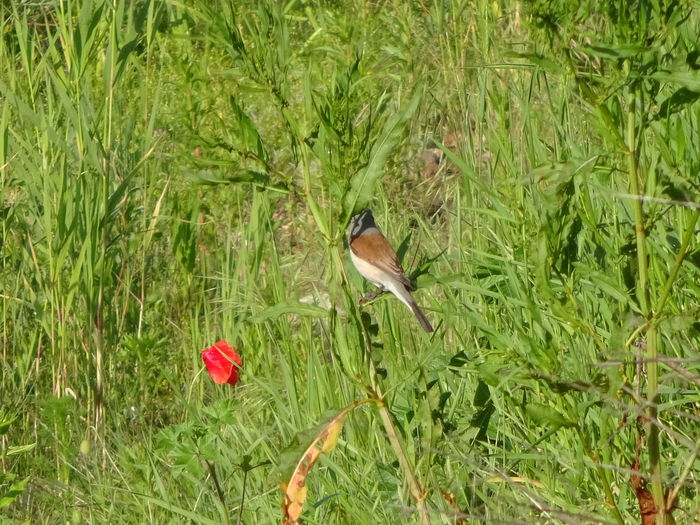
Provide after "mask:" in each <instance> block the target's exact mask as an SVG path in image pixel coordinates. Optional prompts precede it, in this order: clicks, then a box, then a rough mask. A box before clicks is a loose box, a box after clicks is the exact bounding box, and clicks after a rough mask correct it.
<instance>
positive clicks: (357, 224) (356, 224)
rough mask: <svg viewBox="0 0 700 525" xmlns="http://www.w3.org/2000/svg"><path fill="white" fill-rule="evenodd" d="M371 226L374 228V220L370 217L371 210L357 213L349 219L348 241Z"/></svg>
mask: <svg viewBox="0 0 700 525" xmlns="http://www.w3.org/2000/svg"><path fill="white" fill-rule="evenodd" d="M372 226H374V218H373V217H372V212H371V210H369V209H367V210H363V211H362V212H360V213H358V214H357V215H355V216H354V217H353V218H352V219H350V232H349V233H350V235H349V237H350V240H352V239H354V238H355V237H357V236H358V235H360V233H362V231H363V230H365V229H367V228H370V227H372Z"/></svg>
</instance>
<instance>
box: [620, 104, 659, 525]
mask: <svg viewBox="0 0 700 525" xmlns="http://www.w3.org/2000/svg"><path fill="white" fill-rule="evenodd" d="M636 99H637V94H636V93H634V92H633V93H632V95H631V97H630V104H629V109H628V110H627V168H628V171H629V178H630V189H631V193H632V195H633V196H634V197H635V198H633V199H632V211H633V213H634V228H635V233H636V240H637V267H638V270H639V281H638V282H637V297H638V299H639V306H640V308H641V310H642V315H643V316H644V318H645V319H647V320H648V319H650V318H651V317H652V312H651V310H650V307H649V285H648V276H647V273H648V261H647V249H646V234H645V226H644V213H643V210H642V199H641V197H642V194H641V191H640V186H639V164H638V162H639V161H638V151H637V148H636V142H637V138H636V131H635V129H636V118H635V112H636ZM646 343H647V345H646V365H647V366H646V370H647V409H646V413H647V418H648V420H649V423H647V425H646V432H647V442H648V448H649V462H650V466H651V494H652V497H653V498H654V504H655V505H656V508H657V509H659V514H657V516H656V523H657V524H658V525H664V524H665V523H666V519H665V517H664V516H665V515H664V514H663V513H662V512H663V511H662V510H661V509H663V508H664V488H663V481H662V480H663V476H662V469H661V454H660V451H659V429H658V427H657V426H656V425H654V424H652V423H651V422H652V421H656V419H657V391H658V385H659V379H658V363H657V357H658V346H657V345H658V333H657V330H656V326H655V325H654V324H650V325H649V327H648V328H647V332H646ZM639 380H640V381H642V377H641V376H640V378H639Z"/></svg>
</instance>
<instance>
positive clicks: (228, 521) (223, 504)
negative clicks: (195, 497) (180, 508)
mask: <svg viewBox="0 0 700 525" xmlns="http://www.w3.org/2000/svg"><path fill="white" fill-rule="evenodd" d="M204 464H205V465H206V466H207V470H208V471H209V475H210V476H211V479H212V480H213V481H214V487H215V488H216V495H217V497H218V498H219V501H220V502H221V508H223V510H224V517H225V519H226V524H227V525H231V517H230V516H229V515H228V509H227V508H226V498H225V497H224V491H223V490H222V488H221V485H220V484H219V478H218V477H217V476H216V470H215V469H214V465H212V463H211V462H210V461H209V460H207V459H205V460H204ZM241 508H242V507H241Z"/></svg>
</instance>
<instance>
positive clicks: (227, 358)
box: [202, 339, 243, 385]
mask: <svg viewBox="0 0 700 525" xmlns="http://www.w3.org/2000/svg"><path fill="white" fill-rule="evenodd" d="M202 359H203V360H204V364H205V365H207V372H209V375H210V376H211V378H212V379H213V380H214V382H215V383H218V384H220V385H222V384H224V383H228V384H230V385H235V384H236V383H237V382H238V367H239V366H241V365H243V360H242V359H241V356H239V355H238V354H237V353H236V351H235V350H234V349H233V348H231V347H230V346H229V344H228V343H227V342H226V340H225V339H222V340H221V341H219V342H217V343H214V346H212V347H211V348H207V349H206V350H202ZM234 363H235V364H234ZM236 365H238V366H236Z"/></svg>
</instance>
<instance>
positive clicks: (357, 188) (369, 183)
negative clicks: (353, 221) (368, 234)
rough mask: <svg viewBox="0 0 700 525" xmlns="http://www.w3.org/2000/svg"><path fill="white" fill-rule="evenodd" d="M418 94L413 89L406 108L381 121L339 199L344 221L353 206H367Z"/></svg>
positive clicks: (416, 100) (418, 97)
mask: <svg viewBox="0 0 700 525" xmlns="http://www.w3.org/2000/svg"><path fill="white" fill-rule="evenodd" d="M422 96H423V93H422V91H420V90H419V91H416V93H415V94H414V95H413V98H412V99H411V101H410V102H409V103H408V105H407V106H406V108H405V109H404V110H403V111H401V112H399V113H397V114H396V115H394V116H393V117H391V118H390V119H389V120H387V121H386V123H385V124H384V128H383V129H382V133H381V135H380V137H379V138H378V139H377V141H376V142H375V143H374V145H373V147H372V151H371V152H370V157H369V162H368V164H367V166H366V167H365V168H364V169H362V170H360V171H358V172H357V173H355V174H354V175H353V176H352V178H351V179H350V186H349V189H348V191H347V193H346V194H345V198H344V201H343V212H344V220H343V223H345V222H347V220H348V219H349V218H350V216H351V215H352V214H353V213H354V212H355V211H356V210H360V209H362V208H365V207H367V205H368V204H369V201H370V200H371V199H372V197H373V196H374V194H375V187H376V185H377V181H378V180H379V179H380V177H381V175H382V173H383V170H384V165H385V164H386V159H387V157H388V155H389V152H390V151H391V149H392V148H393V147H394V146H395V145H396V143H397V142H398V140H399V138H400V137H401V133H402V132H403V130H404V127H405V126H406V123H407V122H408V121H409V120H410V119H411V117H412V116H413V113H415V111H416V108H417V107H418V103H419V102H420V100H421V97H422Z"/></svg>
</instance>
